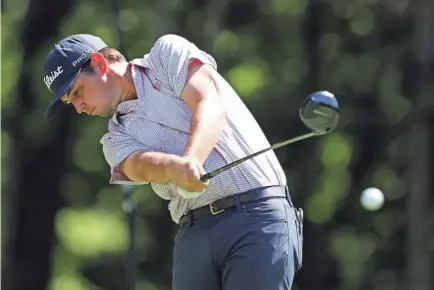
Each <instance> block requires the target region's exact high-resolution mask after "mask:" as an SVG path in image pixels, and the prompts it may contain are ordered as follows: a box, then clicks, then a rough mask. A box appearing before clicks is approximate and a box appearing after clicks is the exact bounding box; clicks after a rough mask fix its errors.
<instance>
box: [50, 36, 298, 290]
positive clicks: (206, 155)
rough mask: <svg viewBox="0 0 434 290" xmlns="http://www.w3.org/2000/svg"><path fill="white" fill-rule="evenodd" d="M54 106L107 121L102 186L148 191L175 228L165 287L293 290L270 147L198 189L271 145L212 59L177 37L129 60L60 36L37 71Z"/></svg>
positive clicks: (91, 42)
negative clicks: (106, 170)
mask: <svg viewBox="0 0 434 290" xmlns="http://www.w3.org/2000/svg"><path fill="white" fill-rule="evenodd" d="M44 73H45V77H44V82H45V84H46V85H47V87H48V89H49V90H50V91H51V92H53V94H54V98H53V99H52V101H51V102H50V103H49V106H48V108H47V110H46V115H47V117H49V118H51V117H52V116H54V115H55V114H56V112H58V107H59V106H62V103H65V104H72V106H74V108H75V109H76V110H77V112H78V113H86V114H89V115H92V116H102V117H109V118H110V119H109V121H108V133H107V134H105V135H104V136H103V137H102V139H101V144H102V147H103V152H104V155H105V158H106V160H107V162H108V163H109V165H110V167H111V178H110V183H112V184H146V183H150V184H151V186H152V188H153V190H154V191H155V193H156V194H157V195H159V196H160V197H161V198H163V199H166V200H170V204H169V211H170V214H171V217H172V219H173V221H174V222H175V223H177V224H179V230H178V233H177V235H176V238H175V248H174V259H173V282H172V283H173V289H174V290H195V289H206V290H219V289H237V290H243V289H245V290H262V289H263V290H269V289H291V286H292V283H293V278H294V274H295V273H296V272H297V270H298V269H299V268H300V267H301V264H302V253H301V252H302V221H301V219H300V218H298V217H297V215H296V211H295V210H294V208H293V205H292V203H291V199H290V196H289V193H288V190H287V187H286V178H285V174H284V172H283V170H282V168H281V166H280V164H279V161H278V160H277V158H276V156H275V154H274V152H273V151H272V150H270V151H268V152H265V153H263V154H260V155H258V156H256V157H255V158H252V159H250V160H247V161H245V162H243V163H241V164H238V165H237V166H234V167H232V168H230V169H229V170H226V171H224V172H222V173H220V174H219V175H217V176H215V177H213V178H212V179H210V180H209V181H208V180H206V181H201V176H202V175H204V174H205V173H206V171H207V170H212V169H215V168H219V167H222V166H224V165H227V164H228V163H230V162H233V161H235V160H237V159H240V158H243V157H245V156H247V155H250V154H252V153H255V152H257V151H259V150H262V149H264V148H266V147H269V146H270V144H269V142H268V141H267V139H266V137H265V136H264V134H263V132H262V130H261V129H260V127H259V125H258V124H257V122H256V121H255V119H254V118H253V116H252V115H251V114H250V112H249V111H248V109H247V108H246V106H245V105H244V104H243V102H242V101H241V99H240V98H239V97H238V95H237V93H236V92H235V91H234V90H233V89H232V87H231V86H230V85H229V84H228V83H227V82H226V81H225V79H224V78H223V77H222V76H221V75H220V74H219V73H218V71H217V64H216V62H215V60H214V59H213V57H212V56H210V55H209V54H207V53H205V52H204V51H202V50H200V49H199V48H198V47H197V46H195V45H194V44H193V43H191V42H189V41H188V40H186V39H185V38H183V37H180V36H177V35H164V36H162V37H160V38H159V39H158V40H157V41H156V42H155V44H154V45H153V47H152V49H151V50H150V52H149V53H147V54H145V55H144V56H143V57H142V58H138V59H134V60H133V61H130V62H129V61H127V60H126V59H125V57H124V56H123V55H122V54H121V53H119V52H118V51H117V50H115V49H112V48H108V47H107V45H106V44H105V43H104V42H103V41H102V40H101V39H100V38H99V37H96V36H92V35H88V34H80V35H73V36H70V37H67V38H65V39H62V40H60V41H59V42H58V43H57V44H55V45H54V48H53V49H52V51H51V52H50V53H49V55H48V57H47V59H46V62H45V66H44Z"/></svg>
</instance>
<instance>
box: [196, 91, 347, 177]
mask: <svg viewBox="0 0 434 290" xmlns="http://www.w3.org/2000/svg"><path fill="white" fill-rule="evenodd" d="M299 116H300V119H301V121H302V122H303V123H304V125H305V126H306V127H308V128H309V129H311V130H312V132H310V133H307V134H304V135H300V136H297V137H294V138H291V139H288V140H286V141H282V142H279V143H276V144H274V145H272V146H270V147H268V148H266V149H263V150H261V151H258V152H256V153H253V154H251V155H248V156H246V157H243V158H241V159H239V160H236V161H234V162H232V163H229V164H227V165H225V166H223V167H221V168H219V169H216V170H214V171H211V172H208V173H206V174H204V175H202V176H201V178H200V180H201V181H207V180H209V179H211V178H213V177H214V176H216V175H217V174H219V173H222V172H223V171H226V170H228V169H230V168H232V167H234V166H236V165H238V164H240V163H242V162H244V161H246V160H249V159H252V158H254V157H255V156H257V155H259V154H262V153H264V152H267V151H269V150H274V149H277V148H280V147H283V146H286V145H289V144H292V143H295V142H298V141H301V140H304V139H308V138H311V137H315V136H320V135H324V134H327V133H330V132H331V131H333V130H334V129H335V128H336V126H337V124H338V121H339V104H338V101H337V100H336V98H335V96H334V95H333V94H332V93H330V92H328V91H319V92H315V93H313V94H311V95H309V96H308V97H307V98H306V99H305V100H304V102H303V105H302V107H301V108H300V110H299Z"/></svg>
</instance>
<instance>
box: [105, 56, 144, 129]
mask: <svg viewBox="0 0 434 290" xmlns="http://www.w3.org/2000/svg"><path fill="white" fill-rule="evenodd" d="M148 56H149V54H146V55H144V56H143V58H136V59H133V60H132V61H130V63H131V64H132V65H133V67H132V68H131V74H132V76H133V80H135V74H136V73H137V72H136V71H135V69H134V66H138V67H141V68H149V60H148ZM134 85H136V83H135V81H134ZM138 98H139V96H137V99H134V100H129V101H125V102H122V103H120V104H119V105H118V107H117V108H116V110H115V112H114V114H113V116H112V118H111V119H112V121H113V122H115V123H116V124H119V119H118V118H119V116H120V115H127V114H129V113H131V112H132V111H133V109H134V108H136V107H137V106H138V101H139V100H138Z"/></svg>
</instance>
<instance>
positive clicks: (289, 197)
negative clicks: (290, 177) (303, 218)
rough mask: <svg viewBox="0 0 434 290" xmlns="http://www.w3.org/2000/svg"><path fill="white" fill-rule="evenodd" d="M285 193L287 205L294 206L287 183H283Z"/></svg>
mask: <svg viewBox="0 0 434 290" xmlns="http://www.w3.org/2000/svg"><path fill="white" fill-rule="evenodd" d="M285 195H286V199H287V200H288V202H289V205H290V206H292V207H294V204H293V203H292V200H291V196H290V195H289V188H288V185H285Z"/></svg>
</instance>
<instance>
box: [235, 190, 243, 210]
mask: <svg viewBox="0 0 434 290" xmlns="http://www.w3.org/2000/svg"><path fill="white" fill-rule="evenodd" d="M235 205H236V206H237V211H241V210H242V208H241V202H240V195H239V194H235Z"/></svg>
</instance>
